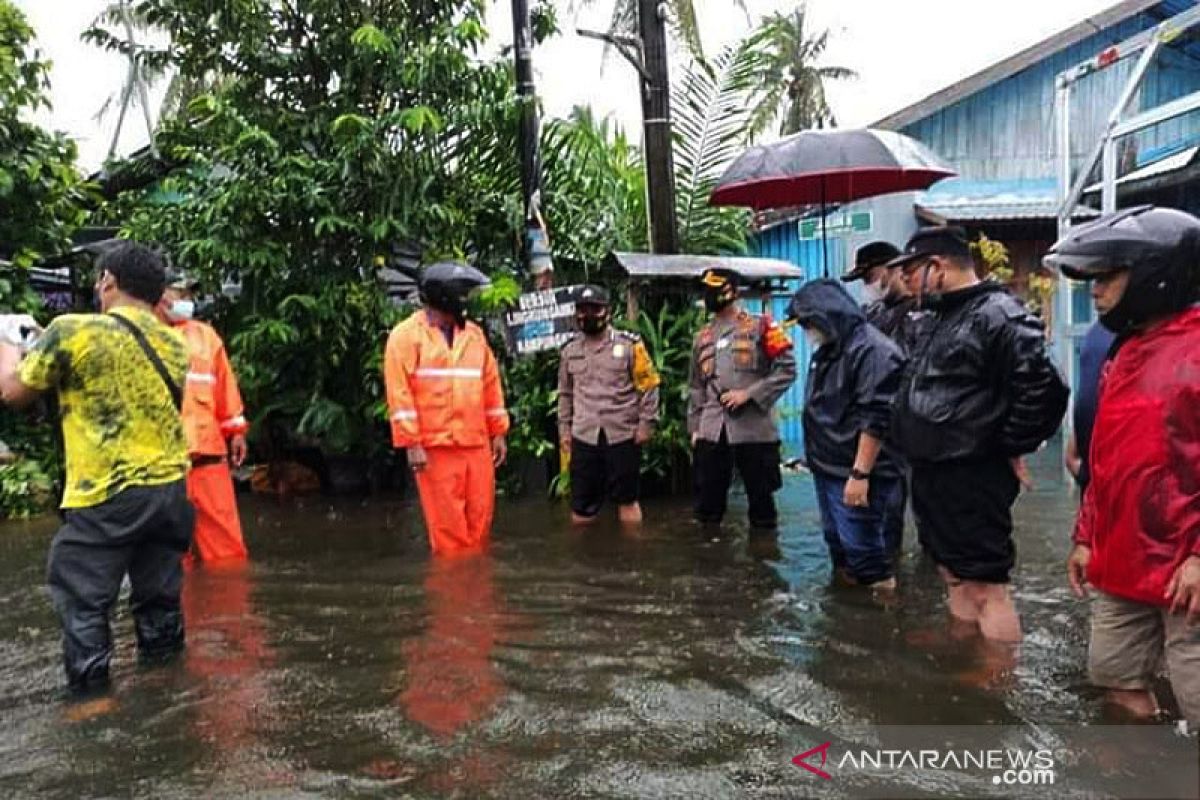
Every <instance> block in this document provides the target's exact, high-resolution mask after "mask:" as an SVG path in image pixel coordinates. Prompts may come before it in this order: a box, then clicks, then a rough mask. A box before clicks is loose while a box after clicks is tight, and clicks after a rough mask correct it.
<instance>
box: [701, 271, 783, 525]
mask: <svg viewBox="0 0 1200 800" xmlns="http://www.w3.org/2000/svg"><path fill="white" fill-rule="evenodd" d="M701 283H702V285H703V289H704V304H705V307H707V308H708V310H709V311H711V312H713V314H714V316H713V319H712V320H711V321H710V322H709V323H708V324H707V325H705V326H704V327H703V328H702V329H701V330H700V333H699V334H697V336H696V341H695V343H694V345H693V347H692V367H691V391H690V394H689V398H688V433H689V434H691V437H692V445H693V448H694V453H693V456H692V466H693V472H694V488H695V502H694V512H695V515H696V519H697V520H699V521H700V522H706V523H713V522H720V521H721V519H722V517H724V516H725V507H726V497H727V495H728V493H729V485H730V483H731V482H732V481H733V468H734V466H736V467H737V470H738V474H740V475H741V477H742V483H743V484H744V485H745V487H746V496H747V499H748V500H749V506H750V508H749V517H750V525H751V526H752V527H755V528H765V529H773V528H775V526H776V522H777V516H776V512H775V498H774V496H773V495H774V493H775V492H776V491H777V490H778V489H779V488H780V486H782V485H783V484H782V479H781V476H780V472H779V431H778V429H777V428H776V425H775V417H774V415H773V413H772V409H773V408H774V406H775V403H776V401H778V400H779V398H780V397H781V396H783V393H784V392H786V391H787V389H788V387H789V386H791V385H792V381H794V380H795V379H796V359H795V356H794V355H793V353H792V340H791V338H790V337H789V336H788V335H787V333H786V332H785V331H784V330H783V328H782V327H780V326H779V325H778V324H777V323H775V322H773V321H772V320H771V318H770V317H768V316H757V315H754V314H750V313H748V312H746V311H744V310H742V308H741V307H740V306H739V304H738V302H737V294H738V275H737V273H735V272H732V271H731V270H724V269H710V270H706V271H705V272H704V275H703V276H702V278H701Z"/></svg>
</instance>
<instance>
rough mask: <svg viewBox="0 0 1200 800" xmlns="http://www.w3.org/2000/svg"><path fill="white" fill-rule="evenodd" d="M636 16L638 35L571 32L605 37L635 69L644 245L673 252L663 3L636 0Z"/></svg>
mask: <svg viewBox="0 0 1200 800" xmlns="http://www.w3.org/2000/svg"><path fill="white" fill-rule="evenodd" d="M638 21H639V22H638V24H639V31H640V35H639V36H616V35H613V34H611V33H600V32H598V31H588V30H583V29H580V30H578V31H577V33H578V34H579V35H580V36H586V37H588V38H589V39H599V40H600V41H603V42H607V43H608V44H609V45H611V46H612V47H614V48H616V50H617V52H618V53H620V54H621V56H622V57H623V58H624V59H625V60H626V61H628V62H629V63H630V64H632V65H633V68H634V69H636V70H637V73H638V76H639V78H640V85H641V87H642V126H643V135H642V149H643V151H644V152H645V157H646V194H647V201H648V202H647V208H648V209H649V212H650V250H651V251H652V252H655V253H662V254H670V253H678V252H679V232H678V226H677V224H676V222H675V158H674V156H673V154H672V147H673V145H674V141H673V139H674V137H673V136H672V132H671V75H670V71H669V70H668V68H667V24H666V23H667V5H666V3H663V2H661V0H638Z"/></svg>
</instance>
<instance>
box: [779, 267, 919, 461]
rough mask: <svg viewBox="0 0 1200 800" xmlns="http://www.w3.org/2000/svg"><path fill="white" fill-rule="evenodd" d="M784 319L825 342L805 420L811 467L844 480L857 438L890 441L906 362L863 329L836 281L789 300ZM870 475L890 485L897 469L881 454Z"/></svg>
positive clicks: (811, 372)
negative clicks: (819, 335)
mask: <svg viewBox="0 0 1200 800" xmlns="http://www.w3.org/2000/svg"><path fill="white" fill-rule="evenodd" d="M789 316H791V317H792V318H794V319H796V320H797V321H798V322H802V323H803V324H804V325H806V326H809V327H814V328H816V329H817V330H819V331H821V332H822V333H823V334H825V336H826V337H827V339H828V341H827V342H826V343H825V344H823V345H822V346H821V347H818V348H817V350H816V352H815V353H814V354H813V356H812V361H811V363H810V364H809V369H808V381H807V386H806V389H805V401H804V416H803V425H804V450H805V453H806V455H807V460H808V466H809V468H810V469H812V470H813V471H815V472H821V473H823V474H826V475H831V476H834V477H839V478H846V477H849V475H850V468H851V467H852V466H854V456H855V454H856V453H857V451H858V438H859V435H860V434H862V433H864V432H866V433H869V434H871V435H872V436H874V437H876V438H877V439H880V440H882V441H886V440H887V437H888V430H889V428H890V426H891V421H892V406H893V403H894V401H895V399H896V392H897V390H898V389H899V388H900V377H901V373H902V372H903V369H904V356H903V354H902V353H901V352H900V348H899V347H897V346H896V344H895V343H894V342H893V341H892V340H891V339H889V338H888V337H887V336H885V335H884V334H883V333H881V332H880V331H879V329H877V328H876V327H874V326H873V325H871V324H869V323H868V322H867V317H866V314H865V313H864V312H863V310H862V309H861V308H860V307H859V305H858V304H857V303H856V302H854V299H853V298H852V297H851V296H850V294H849V293H848V292H847V291H846V290H845V289H844V288H843V287H842V285H841V284H840V283H839V282H837V281H835V280H831V279H827V278H826V279H821V280H815V281H812V282H811V283H808V284H805V285H804V286H803V287H801V288H800V290H799V291H798V292H796V295H795V296H794V297H793V298H792V302H791V307H790V310H789ZM871 474H872V475H877V476H880V477H893V478H894V477H898V476H899V475H900V469H899V466H898V465H897V462H896V459H895V458H893V457H892V456H891V455H890V454H889V453H888V452H887V451H886V449H885V450H883V451H881V452H880V454H879V459H878V460H877V461H876V462H875V468H874V470H873V471H872V473H871Z"/></svg>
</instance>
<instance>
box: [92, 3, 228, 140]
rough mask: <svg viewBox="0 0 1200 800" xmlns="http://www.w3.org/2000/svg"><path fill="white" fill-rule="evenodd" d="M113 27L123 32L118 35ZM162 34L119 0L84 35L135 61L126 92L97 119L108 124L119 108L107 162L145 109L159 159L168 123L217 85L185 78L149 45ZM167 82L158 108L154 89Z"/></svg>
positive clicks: (125, 84)
mask: <svg viewBox="0 0 1200 800" xmlns="http://www.w3.org/2000/svg"><path fill="white" fill-rule="evenodd" d="M110 28H112V29H115V30H116V31H117V32H116V33H114V32H112V31H111V30H109V29H110ZM160 33H161V30H160V29H158V28H157V27H156V26H154V25H153V24H151V23H150V22H149V21H148V20H147V19H146V17H145V16H144V15H143V14H141V13H139V12H138V10H137V9H136V8H134V7H133V5H132V4H131V3H130V2H129V0H115V2H112V3H110V4H109V5H108V6H106V7H105V8H104V10H103V11H101V12H100V14H99V16H97V17H96V19H95V20H94V21H93V22H92V26H91V27H90V28H89V29H88V30H87V31H86V32H85V33H84V35H83V38H84V39H85V40H86V41H89V42H91V43H92V44H94V45H97V46H99V47H101V48H103V49H105V50H108V51H110V52H115V53H120V54H121V55H123V56H125V58H126V59H127V60H128V62H129V65H128V69H127V70H126V74H125V78H124V80H123V81H122V83H121V87H120V89H119V90H118V91H117V92H114V93H113V94H112V95H110V96H109V97H108V99H107V100H105V101H104V103H103V105H101V107H100V109H99V111H97V113H96V119H97V120H103V119H104V118H105V117H107V116H108V114H109V112H111V111H112V109H113V108H114V107H116V109H117V124H116V128H115V130H114V131H113V137H112V143H111V144H110V146H109V150H108V157H107V159H106V160H111V159H112V158H113V156H114V155H116V149H117V143H118V142H119V141H120V138H121V131H122V128H123V127H124V125H125V118H126V116H127V115H128V114H129V112H130V111H131V110H132V109H135V108H139V109H141V112H142V116H143V117H144V119H145V124H146V135H147V137H149V139H150V150H151V152H152V153H154V154H155V155H156V156H157V152H156V148H155V141H154V139H155V134H156V132H157V130H158V128H159V126H161V125H162V123H163V121H164V120H167V119H170V118H172V117H176V116H178V115H179V114H181V113H182V112H183V110H184V109H185V108H186V107H187V105H188V103H189V102H191V100H193V99H194V98H196V97H197V96H199V95H201V94H204V93H205V92H207V91H209V90H211V89H212V88H213V87H214V86H216V85H217V82H218V81H217V80H216V79H215V78H210V77H205V78H203V79H196V78H185V77H184V76H182V75H180V74H179V72H178V71H177V70H173V69H172V68H171V65H170V62H169V60H168V53H167V52H166V51H164V50H160V49H156V48H154V47H151V46H149V45H147V44H145V43H144V42H145V41H146V40H149V39H153V38H154V37H155V36H156V35H158V34H160ZM139 40H140V41H139ZM164 81H165V82H166V89H165V91H164V92H163V98H162V101H161V102H160V104H159V106H158V108H157V109H153V108H151V107H150V91H151V90H152V89H156V88H158V87H159V86H161V85H162V84H163V82H164Z"/></svg>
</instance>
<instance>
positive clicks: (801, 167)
mask: <svg viewBox="0 0 1200 800" xmlns="http://www.w3.org/2000/svg"><path fill="white" fill-rule="evenodd" d="M954 174H955V173H954V171H953V170H952V169H950V167H949V166H947V165H946V164H945V162H943V161H942V160H941V159H940V158H939V157H938V156H937V155H936V154H934V152H933V151H932V150H930V149H929V148H928V147H926V146H925V145H923V144H921V143H920V142H918V141H916V140H915V139H911V138H909V137H908V136H904V135H903V134H899V133H894V132H892V131H877V130H870V129H868V130H821V131H804V132H802V133H798V134H796V135H794V136H789V137H788V138H787V139H782V140H780V141H778V142H774V143H772V144H767V145H761V146H759V147H751V148H750V149H749V150H747V151H746V152H744V153H742V154H741V155H740V156H738V158H737V160H736V161H734V162H733V164H732V165H730V167H729V169H727V170H726V171H725V174H724V175H722V176H721V180H720V181H718V182H717V186H716V188H715V189H714V190H713V193H712V195H711V196H710V197H709V199H708V202H709V203H710V204H711V205H714V206H748V207H750V208H753V209H754V210H756V211H762V210H764V209H768V208H784V207H788V206H798V205H810V204H820V205H825V204H828V203H848V202H850V201H852V200H861V199H863V198H867V197H874V196H876V195H880V194H890V193H892V192H906V191H915V190H920V189H926V188H928V187H929V186H930V185H931V184H933V183H936V182H937V181H940V180H941V179H942V178H948V177H951V176H952V175H954Z"/></svg>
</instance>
